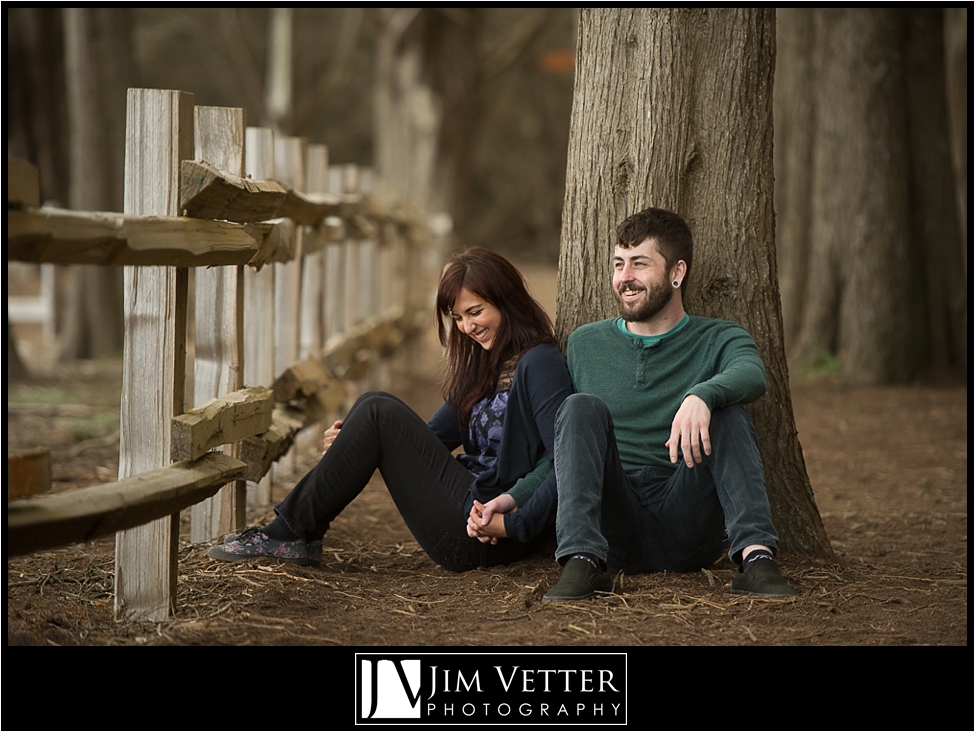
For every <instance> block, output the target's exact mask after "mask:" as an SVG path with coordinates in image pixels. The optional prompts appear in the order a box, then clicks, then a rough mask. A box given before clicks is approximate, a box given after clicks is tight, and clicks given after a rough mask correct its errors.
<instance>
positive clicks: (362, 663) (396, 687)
mask: <svg viewBox="0 0 975 732" xmlns="http://www.w3.org/2000/svg"><path fill="white" fill-rule="evenodd" d="M358 671H359V673H358V677H359V678H358V687H359V703H360V712H359V713H360V714H361V715H362V718H363V719H364V720H373V719H419V718H420V672H421V668H420V660H419V659H401V658H376V657H372V658H369V657H366V658H360V659H359V669H358Z"/></svg>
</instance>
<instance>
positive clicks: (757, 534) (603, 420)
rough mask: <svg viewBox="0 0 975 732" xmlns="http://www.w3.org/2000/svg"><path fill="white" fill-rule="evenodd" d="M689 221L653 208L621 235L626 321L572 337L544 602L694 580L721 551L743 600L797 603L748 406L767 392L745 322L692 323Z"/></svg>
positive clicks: (559, 422)
mask: <svg viewBox="0 0 975 732" xmlns="http://www.w3.org/2000/svg"><path fill="white" fill-rule="evenodd" d="M692 259H693V241H692V238H691V232H690V229H689V228H688V227H687V224H686V223H685V222H684V221H683V220H682V219H681V218H680V217H679V216H677V215H676V214H674V213H672V212H670V211H665V210H662V209H656V208H650V209H647V210H646V211H642V212H640V213H638V214H635V215H633V216H631V217H629V218H628V219H626V220H625V221H624V222H623V223H622V224H620V225H619V227H618V228H617V244H616V248H615V255H614V258H613V263H614V273H613V290H614V292H615V293H616V297H617V298H618V299H619V307H620V317H619V318H611V319H609V320H602V321H599V322H596V323H590V324H588V325H584V326H582V327H580V328H578V329H577V330H576V331H575V332H574V333H573V334H572V335H571V336H570V338H569V342H568V353H567V357H568V363H569V372H570V375H571V376H572V381H573V384H574V385H575V390H576V392H577V393H576V394H574V395H572V396H570V397H569V398H568V399H566V401H565V402H563V404H562V407H561V408H560V410H559V413H558V416H557V418H556V427H555V429H556V433H555V434H556V436H555V466H556V476H557V483H558V497H559V503H558V512H557V518H556V533H557V538H558V549H557V550H556V559H557V560H558V561H559V563H560V564H562V565H563V566H564V569H563V572H562V577H561V579H560V580H559V582H558V583H557V584H556V585H555V586H554V587H553V588H552V589H551V590H549V592H548V593H547V594H546V595H545V597H544V598H543V601H544V602H564V601H569V600H582V599H585V598H588V597H591V596H592V595H593V594H595V593H596V592H599V591H602V592H609V591H612V589H613V577H612V574H611V573H615V572H618V571H620V570H622V571H624V572H626V573H627V574H640V573H645V572H659V571H665V570H667V571H676V572H685V571H693V570H697V569H700V568H702V567H706V566H708V565H710V564H711V563H712V562H714V561H715V560H716V559H717V558H718V556H719V555H720V554H721V549H722V547H723V546H724V544H725V543H726V542H730V544H731V547H730V550H729V553H728V556H729V557H730V558H731V560H732V561H733V562H734V563H736V564H737V565H738V567H739V569H738V571H737V572H736V574H735V577H734V580H733V581H732V585H731V587H732V592H733V593H735V594H752V595H759V596H764V597H777V598H781V597H790V596H794V595H795V594H796V593H795V590H793V589H792V588H791V587H790V586H789V585H788V584H787V583H786V581H785V580H784V579H783V577H782V574H781V572H780V571H779V568H778V566H777V565H776V563H775V558H774V557H775V554H776V549H777V545H778V535H777V534H776V532H775V529H774V527H773V526H772V521H771V518H770V512H769V505H768V498H767V496H766V493H765V482H764V474H763V471H762V463H761V458H760V456H759V452H758V443H757V441H756V438H755V432H754V428H753V427H752V424H751V420H750V419H749V417H748V415H747V414H746V413H745V411H744V410H743V409H742V407H741V405H742V404H744V403H747V402H750V401H753V400H755V399H757V398H758V397H760V396H761V395H762V394H764V393H765V367H764V365H763V364H762V361H761V358H760V357H759V354H758V349H757V347H756V346H755V342H754V341H753V340H752V338H751V336H749V335H748V333H747V331H745V329H744V328H742V327H741V326H739V325H736V324H734V323H730V322H727V321H719V320H711V319H709V318H701V317H694V316H689V315H688V314H687V313H685V312H684V306H683V299H682V293H683V290H684V288H685V287H686V285H687V278H688V275H689V274H690V270H691V262H692Z"/></svg>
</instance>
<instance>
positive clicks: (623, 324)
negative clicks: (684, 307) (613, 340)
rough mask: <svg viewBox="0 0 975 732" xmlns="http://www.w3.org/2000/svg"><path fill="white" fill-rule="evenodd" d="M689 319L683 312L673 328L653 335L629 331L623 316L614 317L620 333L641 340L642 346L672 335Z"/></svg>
mask: <svg viewBox="0 0 975 732" xmlns="http://www.w3.org/2000/svg"><path fill="white" fill-rule="evenodd" d="M690 319H691V316H690V315H688V314H687V313H684V317H683V318H681V319H680V322H679V323H678V324H677V325H675V326H674V327H673V328H671V329H670V330H668V331H667V332H666V333H661V334H660V335H654V336H642V335H637V334H636V333H630V331H628V330H627V329H626V321H625V320H623V318H617V319H616V327H618V328H619V329H620V333H622V334H623V335H626V336H629V337H630V338H633V339H634V340H638V341H642V342H643V347H644V348H647V347H648V346H652V345H654V344H655V343H660V341H662V340H663V339H664V338H669V337H670V336H672V335H673V334H674V333H676V332H677V331H679V330H680V329H681V328H683V327H684V326H685V325H687V324H688V322H690Z"/></svg>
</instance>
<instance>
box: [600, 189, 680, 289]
mask: <svg viewBox="0 0 975 732" xmlns="http://www.w3.org/2000/svg"><path fill="white" fill-rule="evenodd" d="M647 239H653V240H654V242H656V245H657V250H658V251H659V252H660V255H661V256H662V257H663V258H664V261H665V262H666V263H667V270H668V271H670V269H671V268H672V267H673V266H674V265H675V264H677V262H679V261H680V260H682V259H683V260H684V263H685V264H686V265H687V273H686V274H685V275H684V281H683V282H682V284H681V287H682V288H683V286H684V285H686V284H687V278H688V277H689V276H690V273H691V260H693V258H694V240H693V238H692V237H691V230H690V228H689V227H688V226H687V223H686V222H685V221H684V219H682V218H681V217H680V216H678V215H677V214H675V213H674V212H673V211H667V210H666V209H663V208H648V209H644V210H643V211H640V213H635V214H633V215H632V216H630V217H629V218H627V219H626V220H625V221H623V223H621V224H620V225H619V226H617V227H616V245H617V246H619V247H622V248H623V249H630V248H632V247H636V246H640V244H642V243H643V242H644V241H646V240H647Z"/></svg>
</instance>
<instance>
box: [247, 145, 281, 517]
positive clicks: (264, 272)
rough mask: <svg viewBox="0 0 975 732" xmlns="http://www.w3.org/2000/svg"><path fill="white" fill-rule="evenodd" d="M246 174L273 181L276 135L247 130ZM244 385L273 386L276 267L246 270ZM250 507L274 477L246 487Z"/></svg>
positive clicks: (263, 499)
mask: <svg viewBox="0 0 975 732" xmlns="http://www.w3.org/2000/svg"><path fill="white" fill-rule="evenodd" d="M245 148H246V150H245V171H246V173H247V175H249V176H250V177H251V178H253V179H254V180H272V179H273V178H274V131H273V130H271V129H270V128H267V127H248V128H247V132H246V144H245ZM244 290H245V291H246V293H247V296H246V297H245V298H244V332H245V333H246V334H247V335H246V336H245V338H244V384H245V385H246V386H270V385H271V384H272V383H274V342H275V341H274V265H272V264H268V265H264V266H263V267H261V269H260V271H255V270H254V269H252V268H251V267H245V268H244ZM247 489H248V495H247V503H248V504H249V505H256V506H266V505H268V504H269V503H271V474H270V473H268V474H267V475H265V476H264V477H263V478H261V480H260V481H258V482H257V483H248V484H247Z"/></svg>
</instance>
